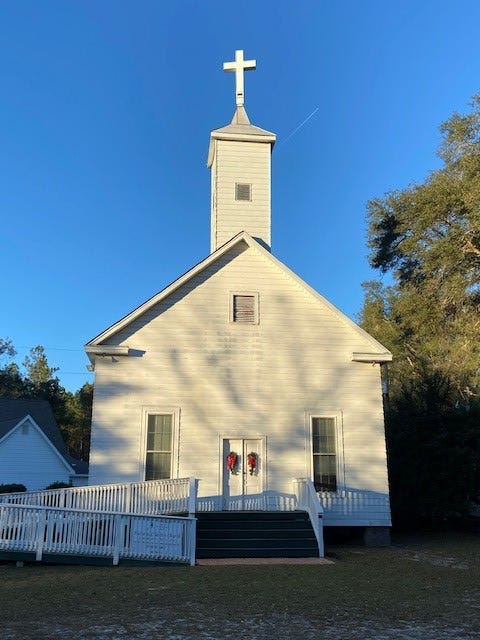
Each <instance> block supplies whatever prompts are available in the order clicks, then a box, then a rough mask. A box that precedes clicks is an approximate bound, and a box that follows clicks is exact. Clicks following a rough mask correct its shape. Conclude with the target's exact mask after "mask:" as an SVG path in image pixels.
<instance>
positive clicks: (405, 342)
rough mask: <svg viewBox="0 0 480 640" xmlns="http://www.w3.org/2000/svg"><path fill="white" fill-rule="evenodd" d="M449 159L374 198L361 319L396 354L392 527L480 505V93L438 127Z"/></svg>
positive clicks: (390, 418) (389, 421) (389, 417)
mask: <svg viewBox="0 0 480 640" xmlns="http://www.w3.org/2000/svg"><path fill="white" fill-rule="evenodd" d="M441 131H442V135H443V142H442V145H441V148H440V151H439V156H440V158H441V159H442V160H443V166H442V167H441V168H440V169H438V170H436V171H433V172H432V173H431V174H430V175H429V176H428V177H427V179H426V180H425V181H424V182H423V183H422V184H415V185H413V186H411V187H409V188H407V189H405V190H403V191H397V192H392V193H388V194H387V195H386V196H385V197H384V198H379V199H375V200H372V201H371V202H370V203H369V205H368V217H369V247H370V251H371V252H370V261H371V264H372V266H373V267H374V268H376V269H379V270H380V272H381V273H383V274H388V276H389V279H390V281H391V284H390V285H388V286H383V285H382V284H381V283H380V282H378V281H374V282H370V283H367V284H366V295H365V302H364V308H363V311H362V315H361V322H362V326H363V327H364V328H365V329H366V330H367V331H369V332H370V333H371V334H372V335H373V336H375V337H376V338H377V339H378V340H380V341H381V342H382V343H383V344H384V345H385V346H387V347H388V348H389V349H390V350H391V351H392V352H393V354H394V362H393V364H392V365H391V367H390V380H391V386H390V394H389V401H388V406H387V407H386V428H387V446H388V452H389V469H390V481H391V495H392V510H393V515H394V521H396V522H397V524H406V523H410V524H412V523H415V522H418V521H419V520H428V521H430V522H432V521H438V520H445V519H449V518H452V517H458V516H462V515H465V514H466V513H468V511H469V508H470V504H471V502H472V501H480V495H479V491H480V477H479V476H480V422H479V418H480V96H476V97H475V98H474V99H473V102H472V109H471V111H470V113H468V114H467V115H458V114H454V115H453V116H452V117H451V118H450V119H449V120H447V121H446V122H445V123H444V124H443V125H442V127H441Z"/></svg>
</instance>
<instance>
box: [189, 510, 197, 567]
mask: <svg viewBox="0 0 480 640" xmlns="http://www.w3.org/2000/svg"><path fill="white" fill-rule="evenodd" d="M189 522H190V549H189V552H190V566H191V567H194V566H195V553H196V550H197V519H196V518H192V519H191V520H190V521H189Z"/></svg>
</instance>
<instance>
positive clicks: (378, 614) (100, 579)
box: [0, 534, 480, 640]
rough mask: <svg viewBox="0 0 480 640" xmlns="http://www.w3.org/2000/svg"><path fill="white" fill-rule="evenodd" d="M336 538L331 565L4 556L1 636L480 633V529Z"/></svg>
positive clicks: (375, 639) (100, 638)
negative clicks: (347, 540) (113, 562)
mask: <svg viewBox="0 0 480 640" xmlns="http://www.w3.org/2000/svg"><path fill="white" fill-rule="evenodd" d="M395 542H396V544H395V546H392V547H391V548H387V549H365V548H364V547H354V546H352V547H348V546H341V547H332V548H330V549H329V554H330V558H331V559H333V560H334V562H333V563H330V564H316V565H311V564H310V565H270V564H269V565H245V564H242V565H229V566H221V565H220V566H198V567H122V566H119V567H85V566H39V565H33V564H32V565H26V566H24V567H23V568H16V567H15V565H13V564H5V565H2V566H0V598H1V600H0V601H1V603H2V627H1V629H2V630H1V632H0V637H1V639H2V640H17V638H18V639H20V638H22V639H25V640H33V639H34V638H35V640H37V639H40V640H41V639H47V638H48V639H50V638H51V639H56V638H63V639H67V640H68V639H70V638H71V639H72V640H73V639H75V640H126V639H132V640H143V639H147V638H148V640H152V639H154V638H162V639H163V638H164V639H165V640H193V639H195V640H216V639H222V640H223V639H224V638H227V637H232V638H238V637H241V638H242V639H243V640H266V639H270V638H272V639H273V638H275V639H278V640H297V638H298V639H299V640H300V639H302V640H314V639H315V640H317V639H322V640H350V639H355V640H357V639H358V640H364V639H365V640H369V639H371V640H394V639H395V640H397V639H400V640H447V639H450V638H451V639H459V640H462V639H465V640H470V639H472V640H473V639H474V638H475V639H477V638H479V637H480V606H479V602H480V537H479V536H472V535H463V534H448V535H429V536H416V537H405V538H402V539H397V540H396V541H395Z"/></svg>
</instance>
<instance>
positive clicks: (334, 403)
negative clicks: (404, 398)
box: [86, 51, 391, 529]
mask: <svg viewBox="0 0 480 640" xmlns="http://www.w3.org/2000/svg"><path fill="white" fill-rule="evenodd" d="M254 67H255V61H245V60H243V52H242V51H237V52H236V59H235V62H232V63H226V65H225V70H226V71H234V72H235V74H236V110H235V114H234V116H233V119H232V121H231V123H230V124H229V125H227V126H225V127H222V128H220V129H216V130H214V131H213V132H212V133H211V136H210V146H209V151H208V161H207V165H208V167H209V168H210V170H211V181H212V182H211V184H212V186H211V253H210V255H208V256H207V257H206V258H205V259H204V260H203V261H202V262H200V263H199V264H197V265H196V266H194V267H193V268H192V269H190V270H189V271H188V272H187V273H185V274H184V275H182V276H181V277H180V278H178V279H177V280H176V281H175V282H173V283H172V284H171V285H169V286H168V287H166V288H165V289H164V290H163V291H161V292H160V293H158V294H156V295H154V296H153V297H152V298H150V300H148V301H147V302H145V303H144V304H142V305H140V306H139V307H138V308H137V309H135V310H134V311H132V312H131V313H129V314H128V315H126V316H125V317H124V318H122V319H121V320H119V321H118V322H116V323H115V324H113V325H112V326H111V327H109V328H108V329H106V330H105V331H103V332H102V333H100V334H99V335H98V336H97V337H95V338H93V339H92V340H90V341H89V342H88V343H87V345H86V351H87V354H88V356H89V358H90V360H91V363H92V367H93V369H94V370H95V382H94V400H93V423H92V440H91V456H90V483H91V484H102V483H113V482H128V481H132V482H134V481H141V480H149V479H160V478H182V477H195V478H197V479H198V494H199V499H198V509H199V510H203V511H211V512H216V511H249V510H252V511H255V512H258V511H275V510H288V509H295V500H296V498H295V491H294V489H293V484H292V483H293V482H294V481H295V479H298V478H307V479H309V480H310V481H311V482H312V483H313V485H314V487H315V490H316V492H317V495H318V497H319V499H320V502H321V504H322V506H323V510H324V524H325V526H356V527H367V528H380V529H383V528H385V527H389V526H390V524H391V522H390V508H389V490H388V478H387V463H386V451H385V434H384V420H383V406H382V375H381V371H382V367H383V366H384V365H385V363H387V362H388V361H390V360H391V354H390V352H389V351H388V350H387V349H386V348H385V347H384V346H382V345H381V344H380V343H379V342H377V341H376V340H375V339H374V338H373V337H371V336H370V335H368V334H367V333H366V332H365V331H364V330H362V329H361V328H360V327H359V326H357V325H356V324H355V323H354V322H353V321H352V320H350V319H349V318H348V317H347V316H346V315H345V314H343V313H342V312H341V311H339V310H338V309H337V308H336V307H334V306H333V305H332V304H331V303H330V302H328V301H327V300H326V299H325V298H324V297H323V296H321V295H320V294H319V293H317V292H316V291H315V290H313V289H312V288H311V287H310V286H309V285H308V284H306V283H305V282H304V281H302V280H301V279H300V278H299V277H298V276H297V275H296V274H295V273H294V272H293V271H292V270H291V269H289V268H288V267H287V266H286V265H284V264H282V262H280V261H279V260H278V259H277V258H275V257H274V255H273V254H272V252H271V233H270V229H271V216H270V201H271V167H270V162H271V153H272V149H273V146H274V143H275V135H274V134H273V133H271V132H269V131H266V130H264V129H260V128H258V127H256V126H253V125H252V124H251V123H250V121H249V119H248V116H247V113H246V110H245V107H244V89H243V73H244V71H245V70H246V69H247V70H248V69H249V68H254Z"/></svg>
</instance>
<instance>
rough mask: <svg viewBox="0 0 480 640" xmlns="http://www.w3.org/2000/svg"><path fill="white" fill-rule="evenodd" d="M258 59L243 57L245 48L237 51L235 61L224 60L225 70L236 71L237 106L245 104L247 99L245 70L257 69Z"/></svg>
mask: <svg viewBox="0 0 480 640" xmlns="http://www.w3.org/2000/svg"><path fill="white" fill-rule="evenodd" d="M256 67H257V61H256V60H244V59H243V50H242V49H240V50H239V51H235V62H224V63H223V70H224V71H234V72H235V98H236V101H237V107H240V106H242V105H243V103H244V101H245V95H244V93H245V92H244V86H243V72H244V71H249V70H250V69H256Z"/></svg>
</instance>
